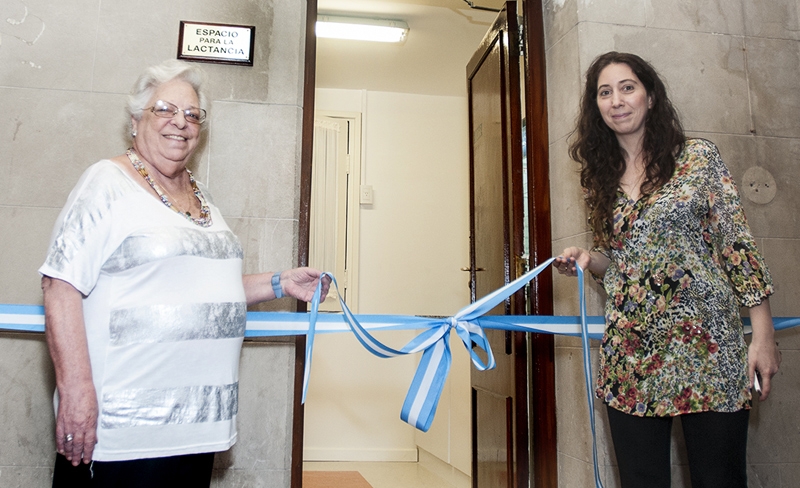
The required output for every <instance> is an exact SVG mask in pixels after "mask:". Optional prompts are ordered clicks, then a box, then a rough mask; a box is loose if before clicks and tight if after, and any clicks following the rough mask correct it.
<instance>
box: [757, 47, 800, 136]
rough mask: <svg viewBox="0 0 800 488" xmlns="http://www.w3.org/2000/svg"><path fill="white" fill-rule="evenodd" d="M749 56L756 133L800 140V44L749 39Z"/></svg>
mask: <svg viewBox="0 0 800 488" xmlns="http://www.w3.org/2000/svg"><path fill="white" fill-rule="evenodd" d="M747 53H748V54H747V67H748V73H749V75H750V95H751V103H752V106H753V108H752V110H753V123H754V128H755V132H756V133H757V134H759V135H762V136H775V137H794V138H798V137H800V122H798V117H797V114H798V113H800V93H798V91H797V78H798V73H800V43H798V42H797V41H789V40H782V39H762V38H748V39H747Z"/></svg>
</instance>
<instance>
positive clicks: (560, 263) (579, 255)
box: [555, 247, 607, 276]
mask: <svg viewBox="0 0 800 488" xmlns="http://www.w3.org/2000/svg"><path fill="white" fill-rule="evenodd" d="M591 265H592V253H590V252H589V251H587V250H586V249H583V248H580V247H568V248H566V249H564V251H562V252H561V255H560V256H558V257H557V258H556V265H555V266H556V270H558V272H559V273H560V274H562V275H566V276H577V275H578V269H577V268H576V266H580V267H581V269H583V270H587V269H589V267H590V266H591ZM606 266H607V265H606Z"/></svg>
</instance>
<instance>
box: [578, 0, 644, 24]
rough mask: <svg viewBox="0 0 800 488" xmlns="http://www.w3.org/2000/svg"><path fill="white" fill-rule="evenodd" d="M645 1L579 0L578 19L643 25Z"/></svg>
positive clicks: (588, 21)
mask: <svg viewBox="0 0 800 488" xmlns="http://www.w3.org/2000/svg"><path fill="white" fill-rule="evenodd" d="M646 4H647V2H645V1H643V0H614V1H613V2H608V1H603V0H579V1H578V2H577V6H578V19H579V21H580V22H587V23H590V22H591V23H598V24H614V25H615V26H623V25H629V26H638V27H644V26H645V22H646V9H645V5H646Z"/></svg>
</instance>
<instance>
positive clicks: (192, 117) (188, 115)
mask: <svg viewBox="0 0 800 488" xmlns="http://www.w3.org/2000/svg"><path fill="white" fill-rule="evenodd" d="M142 110H149V111H151V112H153V114H155V116H156V117H161V118H164V119H171V118H172V117H175V116H176V115H178V112H183V118H184V119H186V122H190V123H192V124H202V123H203V122H205V121H206V111H205V110H203V109H202V108H194V107H192V108H185V109H180V108H178V107H176V106H175V105H173V104H171V103H169V102H165V101H164V100H156V103H154V104H153V106H152V107H147V108H144V109H142Z"/></svg>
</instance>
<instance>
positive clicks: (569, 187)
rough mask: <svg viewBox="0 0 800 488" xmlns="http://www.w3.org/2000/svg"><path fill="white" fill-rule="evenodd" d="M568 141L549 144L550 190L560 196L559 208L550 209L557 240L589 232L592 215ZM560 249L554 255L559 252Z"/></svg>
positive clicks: (578, 166)
mask: <svg viewBox="0 0 800 488" xmlns="http://www.w3.org/2000/svg"><path fill="white" fill-rule="evenodd" d="M567 142H568V141H567V139H560V140H558V141H556V142H555V143H553V144H551V145H550V153H551V154H552V156H551V158H550V160H551V164H550V191H551V192H553V194H555V195H560V198H559V201H558V203H557V204H556V205H552V206H551V211H550V214H551V215H552V217H553V218H552V220H551V222H550V225H551V232H552V236H553V239H554V240H558V239H563V238H567V237H572V236H576V235H578V234H581V233H583V232H586V231H587V225H586V219H587V218H588V216H589V212H588V209H587V207H586V202H585V200H584V198H583V190H582V189H581V179H580V165H579V164H578V163H577V162H575V161H573V160H572V159H571V158H570V156H569V152H568V151H569V147H568V145H567ZM560 251H561V249H557V250H555V249H554V251H553V252H560Z"/></svg>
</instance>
